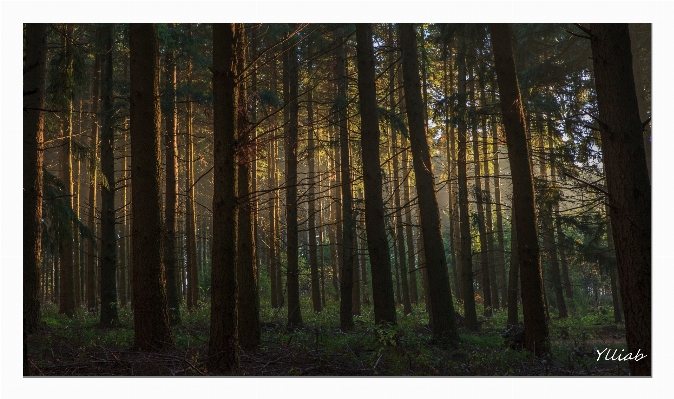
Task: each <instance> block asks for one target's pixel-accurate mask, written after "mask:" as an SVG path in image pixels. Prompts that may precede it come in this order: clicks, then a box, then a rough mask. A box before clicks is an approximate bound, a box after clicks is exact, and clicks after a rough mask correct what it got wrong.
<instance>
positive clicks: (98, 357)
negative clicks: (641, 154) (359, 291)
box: [28, 299, 628, 376]
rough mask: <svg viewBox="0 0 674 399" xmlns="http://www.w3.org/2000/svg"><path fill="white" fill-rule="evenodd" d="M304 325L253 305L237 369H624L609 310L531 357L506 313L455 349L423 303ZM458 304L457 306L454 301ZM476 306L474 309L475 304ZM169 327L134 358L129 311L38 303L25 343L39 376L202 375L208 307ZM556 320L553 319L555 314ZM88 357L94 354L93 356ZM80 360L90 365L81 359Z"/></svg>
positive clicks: (564, 322)
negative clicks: (255, 338) (110, 313)
mask: <svg viewBox="0 0 674 399" xmlns="http://www.w3.org/2000/svg"><path fill="white" fill-rule="evenodd" d="M301 305H302V312H303V313H302V315H303V321H304V324H303V326H302V327H300V328H288V327H287V326H286V310H285V309H284V308H280V309H272V308H271V307H270V306H269V303H266V302H265V301H263V302H262V303H261V311H260V320H261V326H262V342H261V345H260V347H259V348H258V349H256V350H254V351H249V352H242V353H241V375H388V376H402V375H411V376H414V375H418V376H425V375H436V376H450V375H452V376H472V375H490V376H497V375H500V376H505V375H626V374H627V372H628V368H627V363H626V362H617V361H606V360H603V358H602V359H601V360H599V361H597V353H596V350H600V351H601V350H602V349H604V348H607V347H608V348H611V350H612V349H618V353H620V350H621V349H624V348H625V340H624V327H623V326H616V324H614V323H613V320H612V315H610V314H606V312H601V311H587V312H584V313H582V314H580V313H579V314H576V315H572V317H570V318H568V319H557V318H555V317H552V318H551V320H550V338H551V348H552V350H551V353H550V354H548V355H546V356H544V357H536V356H534V355H533V354H531V353H529V352H528V351H526V350H513V349H511V348H509V347H508V346H507V344H506V343H505V341H504V339H503V338H501V333H502V332H503V331H504V329H505V326H506V320H507V313H506V311H505V310H494V312H493V317H492V318H489V319H485V318H481V319H480V320H481V321H482V328H481V329H480V331H478V332H468V331H464V330H460V338H461V339H460V342H459V343H457V344H455V345H454V346H450V347H446V346H440V345H437V344H436V343H435V342H434V341H433V340H432V333H431V330H430V329H429V327H428V314H427V313H426V311H425V310H424V308H423V304H420V305H419V306H413V311H412V313H411V314H409V315H407V316H404V315H403V314H402V308H401V307H400V308H398V315H397V320H398V325H397V326H392V327H381V326H375V325H374V315H373V312H372V307H371V306H370V307H366V306H363V307H362V314H361V315H360V316H354V328H353V330H350V331H342V330H341V329H340V328H339V303H338V302H334V301H328V303H327V304H326V305H327V306H326V307H325V309H324V310H323V311H322V312H320V313H313V311H312V306H311V301H310V300H309V299H303V300H302V303H301ZM456 308H457V310H459V311H461V307H460V305H458V304H457V306H456ZM479 310H481V309H479ZM181 316H182V322H181V324H180V325H178V326H175V327H173V336H174V341H175V344H176V349H175V351H174V352H172V353H171V354H164V355H161V354H154V355H150V354H140V353H138V352H134V350H133V341H134V333H133V314H132V311H131V309H130V307H124V308H120V309H119V319H120V325H119V327H118V328H114V329H101V328H98V327H97V323H98V319H97V317H96V315H94V314H91V313H88V312H85V311H84V310H83V309H79V310H78V311H77V313H76V314H75V316H74V317H73V318H72V319H71V318H68V317H65V316H63V315H60V314H58V307H57V306H55V305H53V304H48V305H45V306H44V307H43V312H42V320H43V322H44V324H43V329H42V331H40V332H38V333H36V334H32V335H31V336H29V339H28V348H29V358H30V359H31V362H32V363H33V365H32V369H33V371H31V372H32V373H35V374H40V373H42V374H45V375H64V374H68V373H71V374H73V375H131V374H133V375H136V374H141V375H143V374H145V375H147V374H162V375H172V374H173V375H198V374H208V370H207V368H206V365H205V364H206V356H207V353H208V334H209V326H210V307H209V304H208V303H207V302H200V304H199V307H197V308H195V309H193V310H192V312H187V311H186V310H185V309H182V312H181ZM553 316H554V315H553ZM91 359H94V360H91ZM87 362H88V363H87Z"/></svg>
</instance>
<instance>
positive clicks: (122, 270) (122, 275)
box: [118, 142, 130, 307]
mask: <svg viewBox="0 0 674 399" xmlns="http://www.w3.org/2000/svg"><path fill="white" fill-rule="evenodd" d="M126 149H127V145H126V143H125V142H124V143H122V182H123V185H124V187H123V188H122V209H121V210H120V212H121V215H119V216H118V218H119V219H120V220H121V224H120V226H119V256H118V259H119V305H120V306H121V307H126V297H127V295H126V268H127V262H126V259H127V258H126V236H127V233H126V226H127V217H126V213H127V210H128V208H127V206H126V203H127V202H126V201H127V199H126V186H127V184H126V183H128V182H129V181H130V179H129V178H128V177H129V175H128V174H127V173H126V168H127V167H128V164H127V162H126Z"/></svg>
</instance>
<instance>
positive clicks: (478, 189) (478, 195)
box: [470, 74, 492, 317]
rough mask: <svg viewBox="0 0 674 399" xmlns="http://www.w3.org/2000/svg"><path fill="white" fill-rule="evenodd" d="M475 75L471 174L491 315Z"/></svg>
mask: <svg viewBox="0 0 674 399" xmlns="http://www.w3.org/2000/svg"><path fill="white" fill-rule="evenodd" d="M476 79H477V75H476V74H474V75H473V84H472V89H471V93H470V97H471V105H472V108H473V118H472V119H473V129H472V130H473V161H474V163H473V171H474V172H473V175H474V178H475V201H476V202H477V219H478V223H477V225H478V231H479V234H480V274H481V275H482V290H483V292H482V294H483V295H482V296H483V297H484V316H485V317H491V316H492V294H491V284H492V282H491V279H490V277H491V276H490V273H489V269H490V264H489V253H488V250H489V249H488V246H487V229H486V226H485V215H484V198H483V191H482V179H481V178H480V175H481V172H480V164H481V162H480V147H479V134H478V131H477V126H478V116H477V112H476V111H477V106H476V102H475V92H476V91H477V82H476V81H475V80H476Z"/></svg>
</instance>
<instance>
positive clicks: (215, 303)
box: [208, 24, 239, 374]
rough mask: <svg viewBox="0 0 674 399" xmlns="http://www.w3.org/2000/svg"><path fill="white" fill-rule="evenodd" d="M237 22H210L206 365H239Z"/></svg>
mask: <svg viewBox="0 0 674 399" xmlns="http://www.w3.org/2000/svg"><path fill="white" fill-rule="evenodd" d="M237 34H239V32H238V30H237V27H236V25H235V24H214V25H213V244H212V246H211V262H212V265H211V330H210V337H209V341H208V369H209V372H210V373H211V374H214V373H223V374H234V373H236V371H237V370H238V368H239V348H238V329H237V319H238V317H237V306H236V297H237V291H238V287H237V281H236V262H237V246H236V241H237V229H236V227H235V226H236V225H237V209H236V208H237V203H236V202H237V200H236V185H237V174H236V151H237V149H236V122H237V120H236V40H235V39H236V35H237Z"/></svg>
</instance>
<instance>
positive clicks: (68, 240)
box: [59, 24, 75, 317]
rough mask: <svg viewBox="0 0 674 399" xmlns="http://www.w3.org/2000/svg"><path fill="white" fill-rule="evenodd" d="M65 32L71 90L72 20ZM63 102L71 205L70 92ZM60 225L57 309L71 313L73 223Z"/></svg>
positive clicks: (64, 165)
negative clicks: (62, 227)
mask: <svg viewBox="0 0 674 399" xmlns="http://www.w3.org/2000/svg"><path fill="white" fill-rule="evenodd" d="M64 29H65V33H64V35H63V42H62V44H63V48H64V50H63V51H64V56H65V60H66V61H65V68H66V72H64V73H65V74H66V77H65V80H66V82H64V83H65V85H66V90H68V91H69V90H71V89H72V86H73V84H74V82H73V80H72V77H71V76H72V73H70V72H71V71H72V69H73V54H72V52H73V40H74V38H73V34H74V26H73V24H64ZM64 100H65V103H64V104H63V107H64V108H63V109H64V114H63V115H62V116H61V132H62V138H63V140H64V141H63V144H64V145H63V147H62V148H61V149H60V150H59V155H60V163H61V181H62V182H63V184H64V186H65V195H67V196H68V197H67V199H66V201H67V202H66V204H67V206H69V207H70V209H73V210H74V208H73V205H74V201H73V197H72V194H73V167H72V136H73V121H72V113H73V98H72V94H71V93H66V94H65V99H64ZM66 226H67V227H66V228H64V231H63V232H62V237H61V262H60V268H59V273H60V276H59V277H60V278H59V284H60V287H59V313H62V314H65V315H66V316H68V317H72V316H73V315H74V314H75V286H74V284H75V276H74V263H73V262H74V260H73V235H74V232H73V229H74V227H75V226H74V224H73V223H71V222H68V223H67V225H66Z"/></svg>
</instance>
